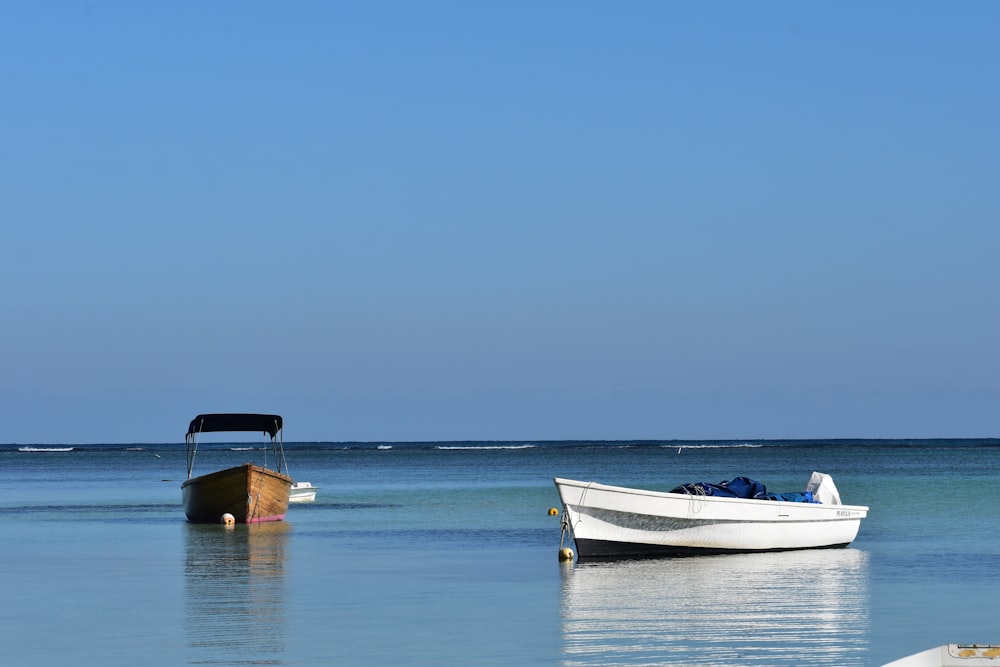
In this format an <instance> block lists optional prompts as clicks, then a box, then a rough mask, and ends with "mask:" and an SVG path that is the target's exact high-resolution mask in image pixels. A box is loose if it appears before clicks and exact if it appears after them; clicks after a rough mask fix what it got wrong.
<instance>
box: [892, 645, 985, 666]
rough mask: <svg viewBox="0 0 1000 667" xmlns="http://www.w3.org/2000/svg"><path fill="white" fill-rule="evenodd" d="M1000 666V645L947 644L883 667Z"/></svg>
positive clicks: (894, 661)
mask: <svg viewBox="0 0 1000 667" xmlns="http://www.w3.org/2000/svg"><path fill="white" fill-rule="evenodd" d="M977 665H992V666H993V667H996V665H1000V644H945V645H943V646H935V647H934V648H931V649H927V650H926V651H921V652H920V653H914V654H913V655H908V656H906V657H905V658H900V659H899V660H893V661H892V662H888V663H886V664H884V665H882V667H976V666H977Z"/></svg>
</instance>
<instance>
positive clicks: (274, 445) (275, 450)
mask: <svg viewBox="0 0 1000 667" xmlns="http://www.w3.org/2000/svg"><path fill="white" fill-rule="evenodd" d="M281 428H282V420H281V417H280V416H279V415H260V414H204V415H198V416H197V417H195V418H194V419H192V420H191V423H190V425H189V426H188V432H187V436H186V437H185V442H186V445H187V480H186V481H184V482H183V483H182V484H181V494H182V496H183V502H184V513H185V514H186V515H187V518H188V521H193V522H195V523H219V522H223V521H226V520H227V519H228V517H227V516H226V515H231V516H232V521H234V522H235V523H259V522H261V521H281V520H283V519H284V518H285V515H286V514H287V512H288V499H289V493H290V490H291V487H292V478H291V477H289V476H288V474H287V472H288V471H287V465H286V464H285V452H284V444H283V442H282V437H281ZM239 431H259V432H263V433H267V434H268V435H269V436H270V438H271V444H270V447H269V448H266V449H265V454H270V455H271V457H272V460H273V462H274V463H273V465H274V468H270V467H267V465H266V463H265V465H255V464H252V463H244V464H243V465H239V466H236V467H233V468H226V469H225V470H219V471H217V472H213V473H209V474H206V475H202V476H200V477H193V476H192V474H193V470H194V461H195V457H196V455H197V453H198V436H199V435H200V434H202V433H209V432H239Z"/></svg>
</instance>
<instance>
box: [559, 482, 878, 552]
mask: <svg viewBox="0 0 1000 667" xmlns="http://www.w3.org/2000/svg"><path fill="white" fill-rule="evenodd" d="M738 479H744V480H745V479H746V478H738ZM554 481H555V485H556V488H557V489H558V491H559V498H560V500H561V501H562V505H563V508H564V512H563V536H564V537H565V535H566V533H567V532H569V533H571V534H572V535H573V541H574V542H575V544H576V556H577V558H578V559H580V560H585V559H600V558H647V557H659V556H685V555H696V554H718V553H745V552H757V551H787V550H793V549H813V548H823V547H844V546H847V545H848V544H850V543H851V542H853V541H854V538H855V537H856V536H857V534H858V529H859V528H860V525H861V520H862V519H863V518H865V517H866V516H867V515H868V508H867V507H864V506H860V505H843V504H841V502H840V494H839V492H838V491H837V488H836V486H835V485H834V483H833V479H832V478H831V477H830V476H829V475H824V474H822V473H816V472H814V473H813V474H812V477H810V479H809V483H808V484H807V486H806V490H805V491H804V492H803V493H802V494H781V496H778V497H781V498H784V497H794V496H801V498H800V499H797V500H795V501H792V500H783V499H778V500H773V499H755V498H737V497H724V496H715V495H703V494H700V493H692V492H690V491H686V492H680V493H678V492H676V491H677V489H675V490H674V491H672V492H669V493H667V492H660V491H646V490H642V489H630V488H625V487H619V486H607V485H605V484H598V483H596V482H580V481H575V480H570V479H561V478H556V479H555V480H554ZM733 481H736V480H733ZM748 481H752V480H748ZM687 486H688V487H696V488H697V486H698V485H687ZM708 486H714V485H708ZM679 488H682V487H679ZM761 488H763V485H761ZM806 499H809V500H811V502H801V501H799V500H806Z"/></svg>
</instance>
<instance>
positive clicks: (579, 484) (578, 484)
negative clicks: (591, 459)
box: [553, 477, 870, 515]
mask: <svg viewBox="0 0 1000 667" xmlns="http://www.w3.org/2000/svg"><path fill="white" fill-rule="evenodd" d="M553 481H554V482H555V484H556V488H557V489H559V488H560V487H561V486H567V487H575V488H579V489H582V490H583V491H584V492H586V491H590V490H596V491H610V492H612V493H623V494H626V495H630V496H649V497H653V498H664V499H668V500H697V501H698V502H711V503H734V502H735V503H740V504H742V503H749V504H755V505H758V504H759V505H762V506H767V507H774V506H776V505H792V506H796V507H800V506H801V507H815V508H816V509H819V508H826V509H830V508H833V507H835V508H838V509H843V510H855V511H863V512H865V514H866V515H867V513H868V511H869V509H870V508H869V507H868V506H867V505H844V504H842V503H841V504H830V503H801V502H794V501H790V500H768V499H757V498H726V497H723V496H702V495H698V494H692V493H670V492H669V491H653V490H650V489H638V488H635V487H628V486H614V485H611V484H602V483H600V482H583V481H580V480H575V479H567V478H563V477H554V478H553ZM569 504H571V505H576V506H587V505H586V504H585V503H583V502H580V503H569Z"/></svg>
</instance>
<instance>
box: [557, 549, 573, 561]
mask: <svg viewBox="0 0 1000 667" xmlns="http://www.w3.org/2000/svg"><path fill="white" fill-rule="evenodd" d="M559 560H561V561H566V560H573V550H572V549H570V548H569V547H563V548H562V549H560V550H559Z"/></svg>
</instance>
